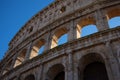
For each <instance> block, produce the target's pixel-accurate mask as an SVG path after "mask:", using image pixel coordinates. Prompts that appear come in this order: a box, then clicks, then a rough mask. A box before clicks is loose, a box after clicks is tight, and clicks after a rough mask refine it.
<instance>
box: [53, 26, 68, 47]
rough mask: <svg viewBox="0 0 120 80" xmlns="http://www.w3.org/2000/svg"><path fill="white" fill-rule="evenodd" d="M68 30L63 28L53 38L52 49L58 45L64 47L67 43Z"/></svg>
mask: <svg viewBox="0 0 120 80" xmlns="http://www.w3.org/2000/svg"><path fill="white" fill-rule="evenodd" d="M67 32H68V31H67V29H66V28H61V29H59V30H57V31H56V32H55V33H54V35H53V37H52V42H51V48H54V47H56V46H58V45H62V44H64V43H66V42H67V36H68V34H67Z"/></svg>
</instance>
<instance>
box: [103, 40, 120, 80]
mask: <svg viewBox="0 0 120 80" xmlns="http://www.w3.org/2000/svg"><path fill="white" fill-rule="evenodd" d="M105 46H106V51H107V53H108V55H109V56H108V63H109V65H110V66H107V68H110V69H109V70H110V71H109V72H110V73H108V74H109V79H110V80H119V79H120V69H119V65H118V63H117V60H116V58H115V56H114V53H113V51H112V47H111V44H110V42H108V41H107V42H106V44H105ZM107 70H108V69H107Z"/></svg>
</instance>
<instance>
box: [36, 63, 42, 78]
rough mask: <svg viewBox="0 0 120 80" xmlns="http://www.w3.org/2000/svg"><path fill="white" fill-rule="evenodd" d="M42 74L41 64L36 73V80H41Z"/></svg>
mask: <svg viewBox="0 0 120 80" xmlns="http://www.w3.org/2000/svg"><path fill="white" fill-rule="evenodd" d="M42 74H43V65H42V64H41V65H40V67H39V68H38V71H37V75H38V76H37V78H36V80H42Z"/></svg>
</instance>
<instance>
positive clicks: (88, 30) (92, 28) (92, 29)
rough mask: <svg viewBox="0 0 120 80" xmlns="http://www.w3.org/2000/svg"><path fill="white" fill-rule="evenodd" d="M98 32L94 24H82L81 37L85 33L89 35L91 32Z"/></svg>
mask: <svg viewBox="0 0 120 80" xmlns="http://www.w3.org/2000/svg"><path fill="white" fill-rule="evenodd" d="M96 32H98V30H97V28H96V25H92V24H91V25H87V26H84V27H83V28H82V30H81V37H84V36H87V35H90V34H93V33H96Z"/></svg>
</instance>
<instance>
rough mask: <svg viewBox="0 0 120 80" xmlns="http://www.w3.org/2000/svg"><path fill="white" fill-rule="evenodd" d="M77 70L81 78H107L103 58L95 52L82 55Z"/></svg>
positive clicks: (87, 79)
mask: <svg viewBox="0 0 120 80" xmlns="http://www.w3.org/2000/svg"><path fill="white" fill-rule="evenodd" d="M78 71H79V74H78V75H79V78H80V79H81V80H109V79H108V74H107V71H106V66H105V62H104V59H103V58H102V56H101V55H99V54H96V53H90V54H87V55H85V56H83V57H82V58H81V59H80V63H79V69H78ZM101 73H102V74H101Z"/></svg>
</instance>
